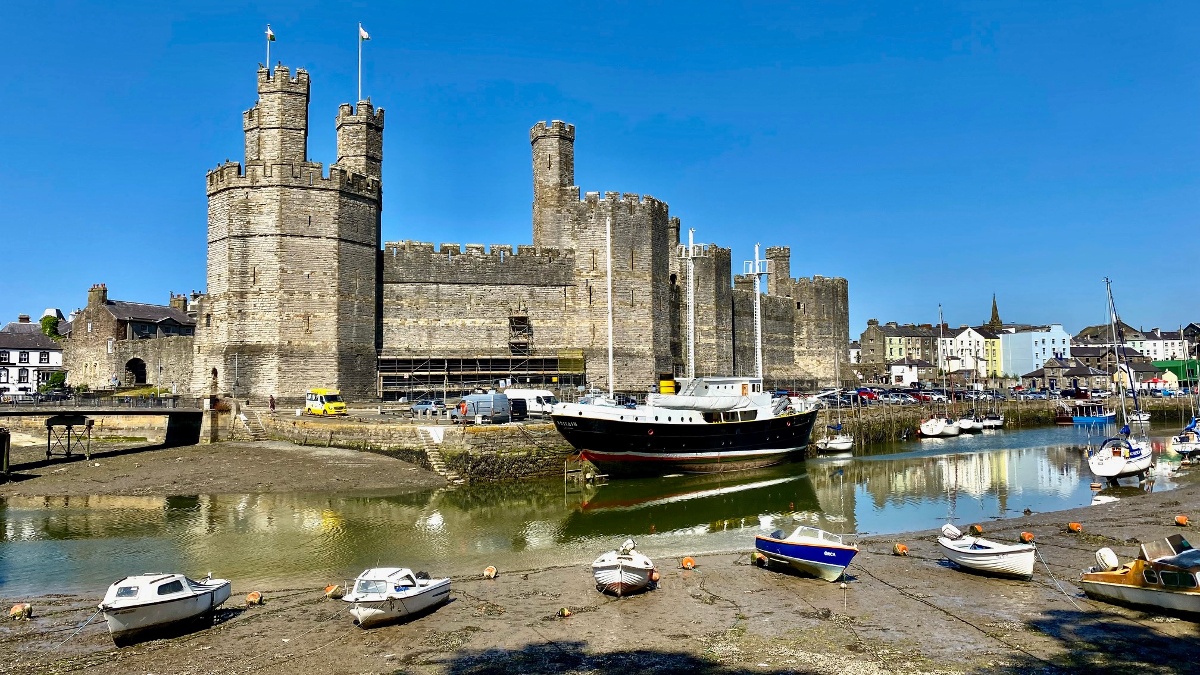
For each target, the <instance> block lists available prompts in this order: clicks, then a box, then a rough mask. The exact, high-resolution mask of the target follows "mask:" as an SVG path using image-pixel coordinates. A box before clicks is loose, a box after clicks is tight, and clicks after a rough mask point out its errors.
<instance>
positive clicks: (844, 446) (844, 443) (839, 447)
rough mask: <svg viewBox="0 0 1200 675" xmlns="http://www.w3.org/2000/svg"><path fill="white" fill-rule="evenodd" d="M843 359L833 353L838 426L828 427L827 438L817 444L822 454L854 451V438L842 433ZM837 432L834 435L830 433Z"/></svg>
mask: <svg viewBox="0 0 1200 675" xmlns="http://www.w3.org/2000/svg"><path fill="white" fill-rule="evenodd" d="M841 363H842V359H841V357H840V356H839V355H838V352H837V350H836V349H835V350H834V352H833V381H834V390H833V395H834V396H835V397H836V400H837V424H836V425H826V427H825V437H824V438H822V439H821V440H819V441H817V442H816V446H817V449H818V450H820V451H821V452H845V451H847V450H853V449H854V437H853V436H851V435H850V434H843V433H841V431H842V390H841V389H840V387H841V386H842V370H841ZM831 431H832V432H836V433H833V434H832V435H831V434H830V432H831Z"/></svg>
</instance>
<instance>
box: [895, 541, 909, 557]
mask: <svg viewBox="0 0 1200 675" xmlns="http://www.w3.org/2000/svg"><path fill="white" fill-rule="evenodd" d="M892 555H900V556H905V555H908V547H907V546H905V545H904V544H900V543H897V544H896V545H895V546H893V547H892Z"/></svg>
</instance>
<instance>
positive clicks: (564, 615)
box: [558, 607, 571, 619]
mask: <svg viewBox="0 0 1200 675" xmlns="http://www.w3.org/2000/svg"><path fill="white" fill-rule="evenodd" d="M558 615H559V616H561V617H562V618H564V619H565V618H567V617H568V616H571V608H570V607H563V608H562V609H560V610H558Z"/></svg>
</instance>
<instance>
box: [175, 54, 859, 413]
mask: <svg viewBox="0 0 1200 675" xmlns="http://www.w3.org/2000/svg"><path fill="white" fill-rule="evenodd" d="M309 86H310V80H309V75H308V73H307V72H306V71H305V70H303V69H299V70H297V71H296V73H295V75H294V76H293V75H292V74H291V72H290V71H289V69H288V68H286V67H284V66H277V67H275V68H274V69H273V70H272V69H270V68H266V67H261V66H260V68H259V70H258V101H257V102H256V103H255V104H254V106H253V107H251V108H250V109H249V110H247V111H246V112H245V113H244V115H243V130H244V132H245V163H244V165H243V164H242V163H240V162H226V163H224V164H222V165H220V166H218V167H217V168H215V169H213V170H211V171H209V172H208V175H207V182H206V187H207V193H208V200H209V202H208V203H209V206H208V290H207V293H206V294H205V295H203V296H201V297H199V298H197V299H196V301H195V302H194V303H193V307H192V310H193V311H192V315H193V316H194V317H195V321H196V336H195V349H194V353H193V356H192V382H191V384H192V389H193V390H194V391H196V392H197V393H200V392H207V391H210V390H212V389H214V388H215V389H216V390H217V391H220V392H233V391H235V390H236V393H237V394H238V395H239V396H249V397H253V398H258V399H264V398H266V397H267V396H268V395H274V396H276V397H277V398H283V399H296V398H299V397H302V396H303V394H304V392H305V390H307V389H309V388H311V387H315V386H327V387H337V388H339V389H341V390H342V391H343V393H344V394H345V395H346V396H347V397H348V398H351V399H358V400H362V399H366V398H377V397H380V396H382V397H384V398H396V397H398V396H402V395H420V394H422V393H424V392H426V391H432V390H437V391H440V390H442V389H443V388H445V389H447V390H450V391H453V390H456V389H461V388H462V387H464V386H477V385H480V384H483V385H486V384H489V383H490V384H494V383H495V382H496V381H498V380H510V381H518V382H521V383H525V382H530V383H534V384H545V385H549V386H555V385H559V386H565V385H574V384H582V383H584V382H588V383H591V384H594V385H597V386H602V387H604V386H607V384H608V383H607V377H608V362H607V345H608V342H607V340H608V332H607V321H608V319H607V314H608V303H609V300H608V285H607V277H608V267H607V266H608V259H609V255H608V251H607V246H606V242H607V239H606V227H607V226H608V224H609V223H611V232H612V248H611V264H612V279H613V287H612V307H613V317H614V330H613V334H614V342H615V352H614V361H615V367H614V371H615V373H617V375H616V378H615V379H616V382H615V383H614V384H615V387H616V389H617V390H619V391H645V390H646V389H647V388H649V387H651V386H654V385H656V384H657V381H658V379H659V378H660V376H663V375H670V374H673V373H681V372H683V366H684V355H685V353H686V345H685V341H686V337H685V336H686V318H685V315H686V309H685V306H684V305H683V303H684V302H686V293H685V292H684V291H683V290H682V289H683V288H685V286H684V285H685V284H687V283H690V282H692V280H690V279H687V278H685V277H686V269H687V268H686V265H685V264H684V262H683V261H682V260H681V259H680V258H679V254H678V249H679V244H680V227H681V225H680V221H679V219H678V218H673V217H671V216H670V213H669V210H668V207H667V204H666V203H665V202H662V201H659V200H657V199H655V198H653V197H650V196H648V195H645V196H638V195H637V194H634V193H625V194H619V193H616V192H606V193H604V194H603V195H601V194H600V193H596V192H588V193H586V194H584V195H583V197H582V198H581V197H580V188H579V187H578V186H577V185H575V184H574V181H575V171H574V165H575V155H574V144H575V127H574V126H573V125H570V124H565V123H563V122H560V121H553V122H551V123H550V124H546V123H544V122H540V123H538V124H536V125H534V127H533V128H532V129H531V130H530V136H529V138H530V144H531V150H532V161H533V244H532V245H530V246H517V247H516V250H515V251H514V250H513V248H512V247H511V246H503V245H492V246H491V247H484V246H483V245H478V244H467V245H466V247H465V249H464V248H463V247H462V246H461V245H460V244H458V243H441V244H439V245H436V246H435V245H434V244H433V243H425V242H416V241H401V242H388V243H386V244H383V245H382V246H381V241H380V239H381V236H380V211H381V208H382V198H383V190H382V175H381V166H382V161H383V127H384V111H383V109H376V108H374V107H373V106H372V104H371V101H370V100H366V101H359V102H358V104H357V106H351V105H349V104H342V105H341V106H340V108H339V110H338V114H337V117H336V122H335V123H336V125H337V160H336V161H335V162H334V163H333V164H332V165H330V166H329V169H328V171H326V170H325V168H324V166H323V165H322V164H321V163H320V162H313V161H310V160H309V158H308V153H307V151H308V147H307V141H308V103H309ZM702 248H703V251H704V255H703V256H702V257H700V258H698V259H696V261H695V265H694V270H695V280H694V282H695V284H696V289H695V303H696V304H695V308H696V310H695V315H696V356H697V363H696V364H695V370H696V373H697V374H700V375H703V374H729V373H734V372H737V373H750V372H752V371H753V369H754V327H753V309H752V307H753V290H752V288H753V280H752V277H749V276H742V275H734V274H733V271H732V266H731V262H732V261H731V257H730V250H729V249H727V248H721V247H718V246H716V245H705V246H704V247H702ZM766 257H767V259H768V260H770V264H771V266H772V267H773V269H772V272H773V274H772V275H771V276H770V277H769V281H768V283H767V284H766V288H765V289H764V292H765V295H764V296H763V298H762V311H763V351H764V368H765V377H766V379H767V382H768V386H782V387H789V388H796V387H804V386H815V384H816V383H817V381H822V382H825V381H829V380H831V379H832V376H833V361H832V359H833V357H834V354H835V353H836V354H840V355H841V357H842V358H845V349H846V345H847V344H848V341H849V337H848V335H849V318H848V310H847V306H848V295H847V285H846V280H845V279H840V278H824V277H821V276H814V277H812V278H801V279H793V278H791V276H790V249H788V248H787V247H776V248H768V249H767V251H766Z"/></svg>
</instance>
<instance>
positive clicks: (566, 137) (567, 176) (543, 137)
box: [529, 120, 579, 248]
mask: <svg viewBox="0 0 1200 675" xmlns="http://www.w3.org/2000/svg"><path fill="white" fill-rule="evenodd" d="M529 143H530V145H532V146H533V244H534V246H554V247H559V248H573V247H574V227H573V226H572V223H573V221H574V215H575V209H576V204H577V203H578V202H579V188H577V187H574V185H575V125H574V124H566V123H564V122H562V121H560V120H554V121H552V122H551V123H550V125H549V126H547V125H546V123H545V122H538V123H537V124H535V125H533V128H532V129H530V130H529Z"/></svg>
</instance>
